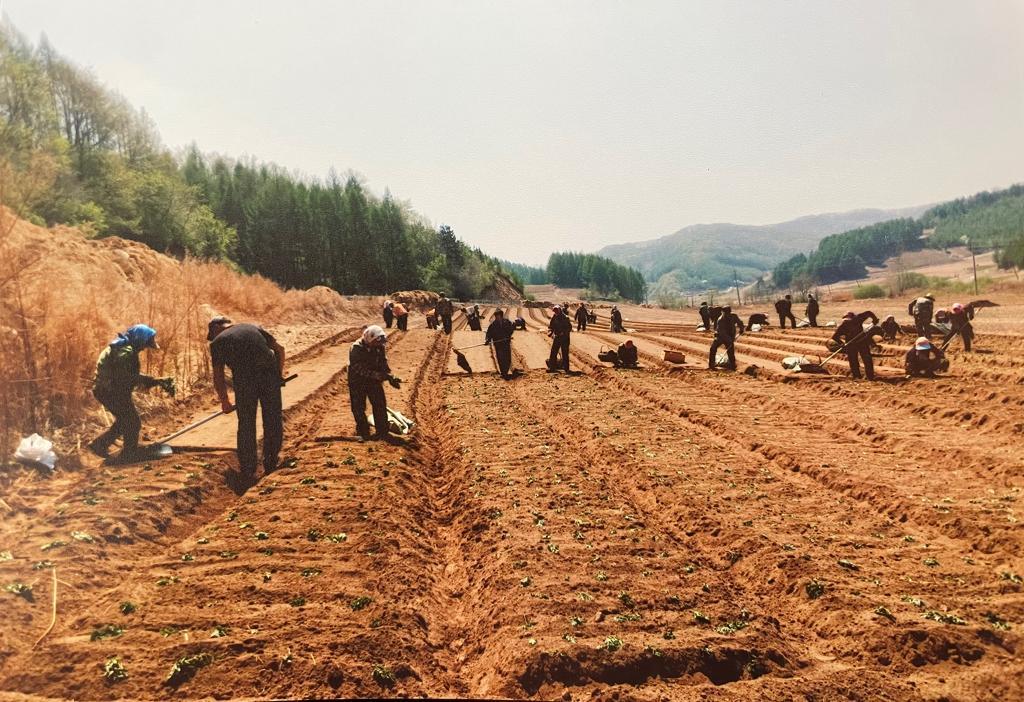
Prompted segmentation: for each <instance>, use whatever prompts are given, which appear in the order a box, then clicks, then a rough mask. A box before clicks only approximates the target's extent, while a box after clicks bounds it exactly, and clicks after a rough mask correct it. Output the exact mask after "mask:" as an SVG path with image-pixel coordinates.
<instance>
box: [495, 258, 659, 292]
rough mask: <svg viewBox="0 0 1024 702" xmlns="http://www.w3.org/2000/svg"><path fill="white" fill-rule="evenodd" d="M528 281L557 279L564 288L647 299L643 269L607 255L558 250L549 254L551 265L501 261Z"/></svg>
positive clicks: (533, 283)
mask: <svg viewBox="0 0 1024 702" xmlns="http://www.w3.org/2000/svg"><path fill="white" fill-rule="evenodd" d="M501 264H502V266H503V267H505V268H507V269H508V270H511V271H512V272H513V273H515V275H516V276H518V278H519V279H520V280H521V281H523V282H524V283H525V284H527V285H545V284H547V283H554V284H555V285H557V286H559V287H562V288H585V289H586V290H587V292H588V293H589V295H590V296H591V297H592V298H601V299H606V300H607V299H612V300H615V299H619V298H622V299H625V300H630V301H632V302H636V303H640V302H644V301H645V300H646V299H647V283H646V282H644V277H643V275H642V274H641V273H640V271H638V270H636V269H635V268H630V267H628V266H622V265H619V264H618V263H616V262H615V261H612V260H611V259H609V258H605V257H603V256H596V255H594V254H582V253H574V252H571V251H566V252H556V253H553V254H551V255H550V256H549V257H548V265H547V266H546V267H544V268H540V267H539V266H525V265H523V264H521V263H511V262H509V261H501Z"/></svg>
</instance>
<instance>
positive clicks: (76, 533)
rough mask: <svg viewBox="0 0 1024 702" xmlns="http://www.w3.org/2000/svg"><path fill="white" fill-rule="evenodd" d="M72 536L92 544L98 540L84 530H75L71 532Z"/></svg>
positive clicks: (76, 539)
mask: <svg viewBox="0 0 1024 702" xmlns="http://www.w3.org/2000/svg"><path fill="white" fill-rule="evenodd" d="M71 538H73V539H74V540H75V541H84V542H85V543H88V544H91V543H92V542H93V541H95V540H96V539H94V538H92V537H91V536H89V535H88V534H86V533H85V532H84V531H73V532H71Z"/></svg>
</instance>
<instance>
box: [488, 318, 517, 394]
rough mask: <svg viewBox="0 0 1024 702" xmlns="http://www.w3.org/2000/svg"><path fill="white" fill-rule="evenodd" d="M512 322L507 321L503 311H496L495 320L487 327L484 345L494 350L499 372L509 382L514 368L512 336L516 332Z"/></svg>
mask: <svg viewBox="0 0 1024 702" xmlns="http://www.w3.org/2000/svg"><path fill="white" fill-rule="evenodd" d="M514 331H515V330H514V328H513V325H512V322H510V321H509V320H507V319H505V313H504V312H503V311H502V310H500V309H499V310H495V311H494V319H493V320H491V323H490V324H488V325H487V335H486V336H485V337H484V343H485V344H487V345H488V346H492V347H493V348H494V356H495V358H496V359H497V360H498V371H499V372H500V373H501V377H502V378H504V379H506V380H508V379H509V378H510V377H511V376H510V375H509V369H510V368H511V367H512V334H513V332H514Z"/></svg>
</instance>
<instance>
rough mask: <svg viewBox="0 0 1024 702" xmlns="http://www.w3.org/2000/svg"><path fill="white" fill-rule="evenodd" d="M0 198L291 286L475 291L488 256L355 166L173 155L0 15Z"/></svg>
mask: <svg viewBox="0 0 1024 702" xmlns="http://www.w3.org/2000/svg"><path fill="white" fill-rule="evenodd" d="M0 198H2V199H3V202H4V204H6V205H8V206H11V207H12V208H14V209H15V210H16V212H17V213H18V214H19V215H20V216H22V217H24V218H26V219H29V220H30V221H33V222H34V223H36V224H39V225H52V224H56V223H63V224H71V225H74V226H78V227H80V228H81V229H82V230H84V231H85V232H87V233H88V234H91V235H94V236H120V237H123V238H126V239H132V240H135V241H140V242H142V243H145V244H147V245H149V246H151V247H152V248H154V249H156V250H158V251H162V252H166V253H169V254H172V255H175V256H179V257H181V256H185V255H189V256H193V257H198V258H202V259H209V260H228V261H232V262H234V263H236V264H237V265H238V267H239V268H241V269H242V270H244V271H245V272H248V273H259V274H262V275H264V276H266V277H268V278H270V279H272V280H274V281H276V282H278V283H281V284H282V285H285V286H289V287H309V286H312V285H317V284H322V285H328V286H330V287H333V288H335V289H337V290H338V291H340V292H342V293H386V292H391V291H394V290H398V289H410V288H427V289H433V290H442V291H445V292H448V293H449V294H450V295H454V296H456V297H459V298H470V297H477V296H480V295H481V294H482V293H483V292H484V291H485V290H486V289H487V288H488V287H490V286H491V285H493V283H494V281H495V277H496V276H497V275H499V274H504V273H505V271H503V269H502V266H501V264H500V263H499V262H498V260H497V259H493V258H490V257H488V256H485V255H484V254H483V253H482V252H481V251H480V250H479V249H473V248H470V247H468V246H467V245H466V244H464V243H463V242H462V241H460V240H459V239H458V238H457V237H456V236H455V234H454V232H453V231H452V230H451V228H450V227H447V226H444V225H442V226H441V227H439V228H438V229H435V228H434V227H433V226H431V225H430V224H429V223H428V222H427V221H426V220H425V219H424V218H422V217H421V216H419V215H417V214H416V213H415V212H414V211H413V210H412V209H411V208H410V207H409V206H408V205H407V204H405V203H403V202H400V201H398V200H396V199H395V198H394V197H392V195H391V194H390V193H388V192H385V194H384V196H383V197H377V196H375V195H374V194H372V193H371V192H370V191H369V190H368V189H367V188H366V185H365V183H363V182H362V180H361V179H360V178H359V177H358V176H356V175H355V174H351V173H350V174H348V175H346V176H345V177H339V176H337V174H335V173H333V172H332V173H330V174H329V175H328V177H327V179H326V180H325V181H320V180H317V179H307V178H301V177H298V176H295V175H293V174H291V173H289V172H287V171H286V170H285V169H283V168H281V167H279V166H276V165H273V164H265V163H258V162H256V161H254V160H251V161H233V160H231V159H228V158H224V157H206V156H204V155H203V154H202V153H201V152H200V151H199V149H198V148H196V147H195V146H192V147H191V148H190V149H188V150H187V151H186V153H185V154H184V155H183V156H182V157H181V158H175V157H174V156H173V155H172V154H171V153H170V151H169V150H167V149H166V148H165V147H164V146H163V144H162V143H161V141H160V137H159V135H158V134H157V131H156V128H155V126H154V125H153V123H152V120H150V119H149V117H148V116H147V115H146V113H145V112H144V111H142V110H136V109H135V108H134V107H132V105H130V104H129V103H128V102H127V101H126V100H125V99H124V98H123V97H121V96H120V95H118V94H116V93H114V92H112V91H110V90H109V89H107V88H106V87H105V86H103V84H102V83H101V82H100V81H99V80H98V79H97V78H95V77H94V76H93V75H92V74H90V73H89V72H88V71H86V70H84V69H82V68H79V67H77V66H75V65H74V64H73V63H72V62H70V61H68V60H67V59H65V58H63V57H61V56H60V55H59V54H58V53H57V52H56V51H54V50H53V48H52V47H51V46H50V45H49V43H48V42H47V41H46V39H45V37H44V38H43V39H42V40H41V41H40V42H39V45H38V47H34V46H32V44H31V43H30V42H28V41H27V40H26V39H25V38H24V37H23V36H22V35H21V34H19V33H18V32H17V30H15V29H14V28H13V27H12V26H10V25H9V24H7V23H4V24H0Z"/></svg>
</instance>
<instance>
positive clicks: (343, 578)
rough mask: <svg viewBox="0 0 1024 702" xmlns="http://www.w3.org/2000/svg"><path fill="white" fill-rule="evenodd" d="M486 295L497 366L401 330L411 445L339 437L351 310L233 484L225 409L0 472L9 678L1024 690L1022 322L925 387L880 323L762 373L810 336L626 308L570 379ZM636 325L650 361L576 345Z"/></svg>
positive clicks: (422, 333)
mask: <svg viewBox="0 0 1024 702" xmlns="http://www.w3.org/2000/svg"><path fill="white" fill-rule="evenodd" d="M506 310H507V312H508V313H510V314H515V313H518V314H521V315H522V316H524V317H525V318H526V319H527V321H528V330H527V331H526V332H519V333H517V336H516V337H515V340H514V344H513V346H514V354H513V355H514V361H515V363H514V365H515V367H517V368H519V369H520V370H521V371H522V374H521V375H518V377H516V378H515V379H514V380H512V381H502V380H500V378H498V377H497V376H496V374H495V373H494V364H493V360H492V359H491V358H490V355H489V350H488V349H486V348H484V349H482V350H481V349H473V350H472V353H470V352H469V351H467V358H468V359H469V360H470V363H471V364H472V365H473V368H474V370H475V371H477V372H476V373H474V374H472V375H467V374H465V373H464V372H462V371H461V370H460V369H458V367H457V366H456V365H455V364H454V363H453V361H452V359H453V354H452V353H451V352H450V349H451V348H452V345H453V344H452V342H454V343H455V345H456V346H460V345H469V344H471V343H479V342H480V341H482V338H483V334H482V332H470V331H468V330H467V329H465V326H464V322H462V323H460V324H459V325H457V326H458V327H459V329H458V330H457V332H456V334H455V335H454V336H453V337H452V338H449V337H446V336H444V335H443V334H441V333H439V332H435V331H432V330H427V329H425V328H422V327H421V326H419V327H416V328H411V329H410V330H409V331H408V332H395V333H394V334H393V335H392V336H391V337H390V341H389V359H390V361H391V364H392V366H393V369H394V371H395V373H396V374H397V375H399V376H401V377H402V378H404V379H405V383H404V384H403V386H402V389H401V390H399V391H395V390H391V389H390V388H388V400H389V405H390V406H392V407H395V408H397V409H399V410H400V411H402V412H403V413H404V414H406V415H408V416H410V417H412V418H414V419H415V420H416V422H417V423H418V426H417V428H416V430H415V432H414V434H413V435H412V437H411V438H404V439H401V440H397V441H395V442H394V443H379V442H370V443H365V444H364V443H359V442H356V441H354V440H352V434H353V429H354V423H353V421H352V417H351V414H350V412H349V409H348V394H347V387H346V376H345V372H344V371H345V368H344V363H343V361H338V360H337V359H339V358H343V357H344V354H343V353H342V354H339V352H338V350H339V347H341V348H342V349H344V347H345V346H347V344H348V343H349V342H350V341H351V340H353V339H354V338H356V335H357V334H358V330H359V328H360V325H361V323H362V322H364V321H369V320H356V319H353V320H352V324H351V326H349V327H339V328H337V329H332V330H325V331H324V336H325V337H327V338H329V339H330V342H329V343H322V344H320V345H317V346H313V347H312V348H310V350H309V351H308V352H307V353H306V354H303V355H302V356H299V357H298V358H297V359H296V364H297V365H296V367H301V366H302V364H306V367H307V368H311V367H313V366H316V364H317V363H318V359H319V360H321V361H323V360H324V359H328V358H329V359H332V360H331V363H332V364H335V365H337V367H336V368H333V369H332V372H328V373H324V374H323V379H322V380H321V381H318V382H321V383H322V384H320V385H319V386H316V387H305V388H302V387H300V386H296V389H294V390H292V391H290V392H292V393H293V396H291V398H290V399H289V400H288V404H289V407H288V409H287V411H286V432H287V437H286V450H285V454H284V455H285V456H286V457H287V458H288V459H289V460H288V461H287V462H286V464H285V465H286V467H283V468H281V469H280V470H278V471H276V472H274V473H272V474H270V475H260V476H258V478H257V480H255V481H254V482H252V483H246V482H244V481H242V480H241V478H240V477H239V476H238V475H237V473H236V464H235V460H234V456H233V454H232V453H231V452H230V451H224V450H221V449H220V446H231V445H232V444H233V431H234V427H233V425H232V424H231V421H230V420H225V421H224V422H223V424H221V425H219V426H220V428H219V429H218V428H217V426H218V425H217V424H213V428H212V429H210V431H209V432H208V433H207V434H206V435H205V436H206V439H207V440H206V441H205V442H204V443H203V445H202V446H190V447H186V448H187V449H188V450H185V451H183V452H181V453H179V454H177V455H176V456H175V457H173V458H171V459H167V460H165V461H160V462H153V463H151V464H143V465H133V466H122V467H105V466H100V465H96V462H95V461H92V462H90V461H86V463H85V467H84V468H83V469H82V470H79V471H58V472H57V473H56V474H55V475H54V476H52V477H42V476H38V475H35V474H31V473H25V474H21V475H19V476H18V477H16V478H15V479H13V480H9V481H8V482H7V483H5V487H4V488H3V489H2V492H0V497H2V498H3V502H2V503H0V512H2V513H3V514H4V517H3V521H2V523H0V551H5V552H9V554H10V558H8V559H7V560H0V580H2V584H3V585H8V584H13V583H24V584H26V585H31V586H32V589H31V591H30V592H26V593H22V594H21V595H19V594H16V593H13V592H3V593H0V594H2V595H3V599H2V600H0V603H2V607H3V609H2V610H0V611H2V612H3V614H2V615H0V616H2V621H3V626H2V627H0V690H3V691H6V692H5V693H0V696H3V695H4V694H8V695H10V696H12V697H13V696H16V695H19V694H26V695H34V696H40V697H51V698H79V699H113V698H150V699H157V698H159V699H163V698H180V699H184V698H197V697H214V698H233V697H243V698H244V697H257V698H288V697H292V698H294V697H372V696H424V695H426V696H435V697H473V698H480V697H483V698H537V699H591V698H601V699H643V700H648V699H651V700H655V699H656V700H662V699H712V698H713V699H731V700H749V699H768V700H789V699H813V700H832V699H856V700H863V699H897V700H976V699H992V700H1009V699H1021V698H1022V697H1024V663H1022V660H1021V654H1020V653H1019V650H1020V646H1021V644H1022V639H1021V636H1020V630H1021V627H1022V626H1024V595H1022V590H1024V583H1022V581H1021V574H1024V556H1022V553H1021V545H1022V543H1024V538H1022V534H1021V527H1020V523H1019V521H1018V520H1019V518H1020V510H1021V500H1022V499H1024V495H1022V494H1021V488H1022V485H1024V470H1022V463H1024V449H1022V444H1021V441H1022V434H1024V362H1022V361H1021V360H1020V359H1021V354H1022V352H1024V338H1022V337H1021V336H1020V335H1019V334H1015V333H1013V332H1011V331H1006V330H1005V329H1004V326H1003V325H1000V326H999V327H993V328H994V329H996V331H991V332H987V331H986V326H985V322H984V321H982V320H980V319H979V322H978V324H977V327H978V329H979V332H980V334H981V336H980V338H979V339H978V342H977V346H978V349H979V350H978V352H977V353H974V354H965V353H963V352H961V351H959V350H954V351H953V353H952V354H951V355H952V363H953V367H952V371H951V373H950V374H949V376H947V377H944V378H941V379H938V380H934V381H925V380H918V381H913V382H905V381H904V380H903V379H902V377H901V376H900V373H899V366H900V363H901V358H900V357H899V354H900V353H901V348H902V345H892V346H883V349H882V353H881V355H880V356H879V357H878V358H877V359H876V361H877V362H878V363H879V368H880V376H881V377H882V380H880V381H877V382H874V383H868V382H858V381H854V380H853V379H851V378H850V377H849V375H848V373H847V372H846V371H845V370H844V368H843V366H844V365H845V364H842V363H838V362H837V363H836V364H835V366H834V367H833V374H832V375H831V376H803V377H801V376H793V375H792V374H789V373H788V372H786V371H783V370H782V369H781V367H780V365H779V362H778V361H779V359H780V358H781V357H783V356H786V355H792V354H793V353H806V354H811V355H814V356H816V355H817V354H818V353H819V351H820V350H821V348H822V341H823V339H824V338H825V337H826V336H827V335H828V331H827V330H805V329H801V330H798V331H786V332H780V331H778V330H777V329H775V330H773V329H772V328H769V330H768V331H765V332H761V333H757V334H748V335H745V336H743V337H741V341H740V343H739V344H738V346H737V350H738V352H739V359H740V367H741V371H742V370H747V371H748V372H747V373H743V372H741V373H729V372H725V371H708V370H706V365H707V359H706V350H707V347H708V344H709V338H708V336H706V335H704V334H703V333H700V332H696V331H694V330H693V329H694V325H693V323H692V320H691V321H687V322H681V321H680V320H679V319H678V317H677V316H673V315H666V316H664V317H663V318H662V319H658V318H657V313H656V312H655V311H651V310H647V311H646V312H647V313H648V315H649V318H648V320H647V321H637V322H632V323H631V322H629V321H627V326H628V327H630V328H631V329H633V331H632V332H631V333H630V334H628V335H618V334H611V333H609V332H608V331H607V328H608V327H607V318H606V317H604V318H602V320H601V321H600V322H599V323H598V324H597V325H596V326H595V327H592V328H591V330H588V331H587V332H586V333H582V334H574V335H573V339H572V344H573V359H572V361H573V363H572V365H573V368H574V372H573V373H571V374H569V375H563V374H548V373H545V372H544V370H543V367H544V363H543V359H544V357H545V355H546V337H545V336H544V335H543V333H542V329H543V328H544V327H546V324H547V313H546V312H544V311H543V310H538V309H529V310H527V309H525V308H524V309H521V310H519V309H517V308H515V307H512V308H506ZM490 311H491V310H488V311H487V314H488V316H489V314H490ZM691 316H692V315H691ZM414 326H415V325H414ZM627 336H628V338H633V339H634V340H635V341H636V342H637V345H638V346H639V348H640V352H641V362H642V365H643V368H641V369H640V370H616V369H612V368H610V367H608V366H607V365H606V364H602V363H599V362H598V361H597V360H596V356H597V353H598V352H599V351H600V350H601V349H602V348H610V347H614V346H616V345H617V344H618V343H619V341H620V340H622V339H624V338H627ZM903 342H904V343H906V342H907V339H904V340H903ZM957 343H958V342H954V348H955V349H956V348H958V346H957ZM664 349H674V350H679V351H682V352H684V353H685V354H686V355H687V359H688V360H687V363H685V364H682V365H681V366H676V365H673V364H667V363H664V362H662V361H661V360H660V359H661V353H662V351H663V350H664ZM831 365H832V364H830V366H831ZM300 377H303V376H302V375H301V374H300ZM307 377H308V374H307ZM307 385H310V383H307ZM203 409H205V410H206V411H209V409H210V408H209V407H208V406H204V408H203ZM201 415H202V412H200V416H201ZM186 419H187V418H186ZM153 421H155V422H156V425H155V426H154V425H152V422H151V423H150V426H149V427H148V431H149V432H150V433H151V434H152V435H153V436H154V438H155V437H157V436H160V435H161V434H163V433H167V432H170V431H171V430H173V429H174V428H175V427H176V426H180V425H182V424H184V419H183V418H181V417H178V418H176V419H175V420H174V421H171V419H156V420H153ZM183 438H184V437H183ZM186 443H187V442H186ZM218 445H219V446H218ZM2 558H7V556H3V557H2ZM54 576H55V577H56V582H57V598H56V613H57V615H56V624H55V625H54V626H53V628H52V630H49V631H47V628H48V626H49V625H50V622H51V619H52V617H53V603H54V596H53V579H54ZM115 659H116V661H117V663H118V664H120V666H122V668H123V670H122V671H121V672H120V673H118V672H116V671H117V666H116V665H115V664H114V663H113V662H112V661H114V660H115ZM176 662H178V663H179V665H178V666H177V670H176V672H173V673H172V666H174V665H175V663H176ZM105 666H107V667H108V668H109V669H110V670H113V671H115V672H108V673H107V674H106V675H105ZM117 678H121V679H117Z"/></svg>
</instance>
